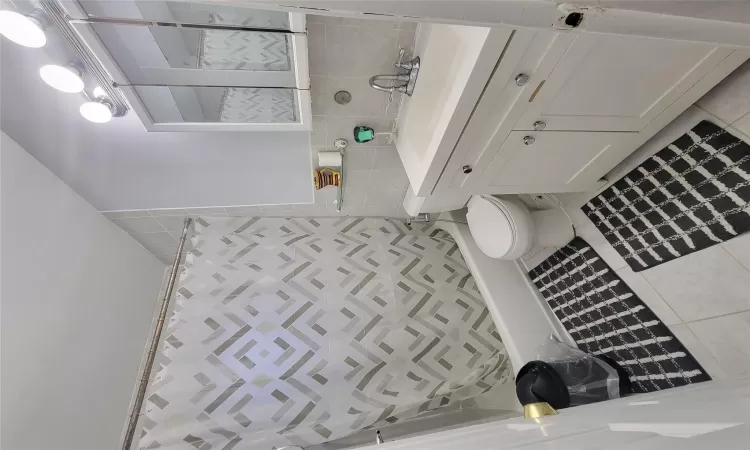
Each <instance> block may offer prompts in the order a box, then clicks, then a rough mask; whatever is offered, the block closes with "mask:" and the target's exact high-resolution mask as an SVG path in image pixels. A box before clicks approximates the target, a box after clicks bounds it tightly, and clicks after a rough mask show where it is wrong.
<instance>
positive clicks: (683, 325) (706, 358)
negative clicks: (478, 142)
mask: <svg viewBox="0 0 750 450" xmlns="http://www.w3.org/2000/svg"><path fill="white" fill-rule="evenodd" d="M700 120H709V121H711V122H713V123H715V124H717V125H719V126H721V127H724V128H726V129H727V130H728V131H729V132H730V133H732V134H734V135H735V136H738V137H740V138H741V139H744V140H746V141H747V142H750V62H747V63H745V64H744V65H742V66H741V67H740V68H738V69H737V70H736V71H735V72H734V73H733V74H732V75H730V76H729V77H728V78H727V79H726V80H724V81H723V82H722V83H720V84H719V85H718V86H716V87H715V88H714V89H713V90H711V91H710V92H709V93H708V94H706V95H705V96H704V97H703V98H701V99H700V100H699V101H698V102H697V103H696V105H694V106H693V107H691V108H690V109H688V110H687V111H685V113H683V114H682V115H681V116H680V117H678V118H677V119H676V120H675V121H674V122H672V124H670V125H669V126H667V128H665V129H664V130H662V131H661V132H660V133H659V134H657V135H656V136H654V137H653V138H652V139H651V140H650V141H649V142H647V143H646V144H644V145H643V146H642V147H641V148H640V149H638V150H637V151H636V152H634V153H633V154H632V155H631V156H629V157H628V158H627V159H626V160H625V161H623V162H622V163H621V164H620V165H618V167H616V168H615V169H613V170H612V171H611V172H610V174H609V175H608V176H607V178H608V179H609V180H610V181H612V182H614V181H617V180H618V179H619V178H620V177H621V176H622V175H624V174H626V173H627V172H629V171H630V170H632V169H633V168H635V167H636V166H638V165H639V164H640V163H641V162H643V161H644V160H645V159H647V158H649V157H650V156H652V155H653V154H654V153H656V152H657V151H659V150H660V149H662V148H663V147H664V146H666V145H667V144H669V143H670V142H672V141H673V140H674V139H675V138H677V137H678V136H679V135H681V134H683V133H684V132H685V131H686V130H688V129H690V128H691V127H692V126H694V125H695V124H697V123H698V122H699V121H700ZM605 188H606V187H605ZM594 195H596V194H595V193H580V194H560V195H557V197H558V199H560V200H561V201H562V202H563V204H565V205H566V207H567V209H568V210H569V212H570V213H571V214H572V217H573V221H574V223H575V225H576V230H577V232H578V234H579V236H581V237H583V238H584V239H585V240H586V241H588V242H589V244H591V245H592V247H593V248H594V250H596V251H597V253H599V254H600V255H601V256H602V258H603V259H604V260H605V261H607V263H609V265H610V266H612V268H613V269H615V270H616V272H617V274H618V275H619V276H620V277H621V278H622V279H623V280H625V282H626V283H627V284H628V285H629V286H630V287H631V288H632V289H633V290H634V291H635V292H636V294H638V296H639V297H640V298H641V299H642V300H643V301H644V302H645V303H646V304H647V305H648V306H649V307H650V308H651V309H652V310H653V311H654V313H655V314H656V315H657V316H659V317H660V318H661V320H662V321H664V323H665V324H667V325H668V326H669V328H670V329H671V330H672V332H673V333H674V334H675V336H677V338H678V339H680V341H681V342H682V343H683V344H684V345H685V346H686V347H687V349H688V350H690V352H691V353H692V354H693V356H695V358H696V359H697V360H698V361H699V362H700V363H701V365H703V367H704V368H705V369H706V370H707V371H708V373H709V374H710V375H711V376H712V377H714V378H727V377H732V378H736V377H747V376H749V375H750V233H748V234H745V235H742V236H738V237H736V238H734V239H732V240H730V241H727V242H724V243H722V244H721V245H715V246H713V247H710V248H707V249H704V250H701V251H698V252H695V253H692V254H690V255H687V256H683V257H681V258H678V259H676V260H673V261H670V262H667V263H665V264H662V265H659V266H656V267H653V268H651V269H647V270H644V271H642V272H638V273H634V272H633V271H632V270H630V268H629V267H628V266H627V265H626V264H625V262H624V260H623V259H622V257H620V256H619V255H617V253H616V251H615V250H614V249H613V248H612V246H611V245H610V244H609V243H608V242H607V241H606V240H605V239H604V237H603V236H602V234H601V233H600V232H599V231H598V230H597V229H596V228H595V227H594V226H593V224H592V223H591V222H589V221H588V219H587V218H586V217H585V215H584V214H582V213H581V212H580V209H579V208H580V206H581V205H582V204H583V203H585V202H586V201H587V200H588V199H590V198H591V197H593V196H594ZM549 250H554V249H536V254H529V255H526V256H525V257H524V261H525V263H526V264H527V266H528V267H533V265H535V263H536V264H538V263H539V262H541V261H542V260H544V254H545V251H546V252H547V253H548V252H549Z"/></svg>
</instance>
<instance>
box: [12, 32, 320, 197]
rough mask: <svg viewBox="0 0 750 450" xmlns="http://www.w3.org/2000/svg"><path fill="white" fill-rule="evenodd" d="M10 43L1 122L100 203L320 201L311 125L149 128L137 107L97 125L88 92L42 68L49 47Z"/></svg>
mask: <svg viewBox="0 0 750 450" xmlns="http://www.w3.org/2000/svg"><path fill="white" fill-rule="evenodd" d="M53 37H54V36H53ZM50 39H51V38H50ZM3 44H4V45H3V51H2V85H1V89H2V97H3V102H2V104H1V105H0V108H1V111H2V113H1V114H0V116H1V117H2V122H1V124H0V126H1V127H2V130H3V131H4V132H5V133H7V134H8V135H9V136H10V137H12V138H13V139H14V140H16V141H17V142H18V143H19V144H21V145H22V146H23V147H24V148H25V149H26V150H27V151H28V152H29V153H31V154H32V155H33V156H34V157H36V158H37V159H38V160H39V161H41V162H42V163H43V164H44V165H45V166H47V168H49V169H50V170H51V171H52V172H53V173H55V175H57V176H58V177H60V178H61V179H62V180H63V181H65V182H66V183H67V184H68V185H69V186H70V187H72V188H73V189H74V190H75V191H76V192H78V193H79V194H81V195H82V196H83V197H84V198H85V199H86V200H88V201H89V202H90V203H91V204H93V205H94V207H96V208H97V209H98V210H100V211H111V210H131V209H153V208H186V207H202V206H229V205H263V204H285V203H312V202H313V201H314V199H313V191H314V188H313V182H312V165H311V157H310V133H308V132H212V133H147V132H146V131H144V129H143V127H142V125H141V123H140V121H139V120H138V118H137V117H136V115H135V114H134V113H132V112H130V113H129V114H128V115H127V116H125V117H124V118H121V119H113V120H112V121H111V122H109V123H107V124H100V125H97V124H93V123H90V122H88V121H86V120H85V119H83V117H81V115H80V114H79V112H78V108H79V107H80V105H81V104H82V103H83V101H84V100H83V97H82V96H79V95H74V94H64V93H61V92H58V91H56V90H54V89H52V88H51V87H49V86H47V85H46V84H45V83H44V82H43V81H42V80H41V78H40V77H39V75H38V70H39V67H41V66H42V65H44V64H49V63H51V62H53V60H52V58H50V57H48V56H47V55H46V54H45V52H44V49H39V50H37V49H28V48H24V47H21V46H18V45H12V44H8V43H7V42H3ZM58 59H59V58H58Z"/></svg>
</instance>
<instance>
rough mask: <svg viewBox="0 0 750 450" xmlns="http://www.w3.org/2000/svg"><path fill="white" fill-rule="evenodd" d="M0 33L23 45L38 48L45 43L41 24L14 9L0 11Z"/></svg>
mask: <svg viewBox="0 0 750 450" xmlns="http://www.w3.org/2000/svg"><path fill="white" fill-rule="evenodd" d="M0 34H2V35H3V36H5V37H6V38H8V39H10V40H11V41H13V42H15V43H16V44H19V45H23V46H24V47H31V48H39V47H44V44H46V43H47V36H45V35H44V30H43V29H42V24H41V23H39V21H38V20H36V19H35V18H33V17H28V16H24V15H23V14H19V13H17V12H15V11H0Z"/></svg>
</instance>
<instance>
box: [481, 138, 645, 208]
mask: <svg viewBox="0 0 750 450" xmlns="http://www.w3.org/2000/svg"><path fill="white" fill-rule="evenodd" d="M633 135H634V133H620V132H572V131H542V132H533V133H529V132H526V131H513V132H511V133H510V134H509V135H508V139H506V140H505V142H504V143H503V145H502V146H501V147H500V150H499V151H498V153H497V155H496V156H495V159H494V160H493V161H492V163H490V165H489V166H488V167H487V169H486V170H485V171H484V173H483V174H482V177H481V178H480V180H479V182H478V183H477V185H476V186H475V188H474V193H494V194H502V193H535V192H573V191H585V190H590V189H595V188H596V187H597V186H598V185H599V184H600V182H599V179H600V177H602V176H603V175H604V174H605V173H607V171H609V170H610V169H612V167H614V166H615V165H616V164H617V163H618V162H619V161H620V160H621V159H622V154H621V153H622V149H624V148H628V147H627V145H628V141H629V140H630V139H631V138H632V136H633Z"/></svg>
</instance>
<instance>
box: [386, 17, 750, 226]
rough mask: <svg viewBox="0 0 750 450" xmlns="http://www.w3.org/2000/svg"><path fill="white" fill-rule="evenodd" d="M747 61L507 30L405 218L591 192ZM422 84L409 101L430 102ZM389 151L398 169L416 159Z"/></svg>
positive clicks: (739, 53) (641, 43)
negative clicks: (398, 159)
mask: <svg viewBox="0 0 750 450" xmlns="http://www.w3.org/2000/svg"><path fill="white" fill-rule="evenodd" d="M432 33H435V30H434V29H433V30H432ZM422 37H423V36H420V37H418V40H419V39H420V38H422ZM749 56H750V53H748V51H747V50H742V49H737V50H735V49H732V48H727V47H722V46H717V45H712V44H706V43H695V42H685V41H674V40H665V39H653V38H642V37H633V36H615V35H603V34H576V33H571V32H567V31H552V30H514V32H513V34H512V36H511V38H510V40H509V42H508V43H507V45H506V48H505V50H504V52H503V54H502V56H501V57H500V58H499V60H498V61H497V64H496V66H495V67H494V70H493V72H492V73H491V75H490V76H489V77H488V79H487V81H486V83H485V86H484V90H483V92H482V94H481V96H480V97H479V99H478V101H477V102H476V104H475V106H474V109H473V112H472V114H471V115H470V117H469V118H468V120H466V121H465V122H463V123H462V124H461V125H462V132H461V133H460V135H459V136H457V137H455V139H454V140H452V141H449V140H446V139H443V140H441V141H440V145H441V146H442V147H443V148H445V147H451V148H452V150H453V151H452V152H451V153H450V155H446V156H444V157H443V158H442V159H441V158H439V156H440V154H439V153H437V152H430V151H429V149H428V150H427V151H425V152H423V153H422V154H423V155H427V154H431V155H434V156H435V157H434V158H432V159H431V160H429V161H426V162H425V164H424V165H423V167H429V168H430V169H431V170H433V171H434V170H437V169H440V176H439V178H438V179H437V181H436V182H434V183H424V182H423V183H421V184H420V185H419V186H418V189H414V183H412V187H413V189H412V192H411V193H410V194H409V196H408V197H411V198H407V201H406V202H405V207H407V212H409V213H411V214H414V213H415V212H438V211H445V210H449V209H456V208H460V207H462V206H463V205H464V204H465V202H466V201H467V200H468V198H469V197H470V196H471V195H472V194H511V193H542V192H575V191H588V190H595V189H596V188H597V187H599V186H600V185H602V184H603V183H604V181H603V180H601V179H602V177H603V176H604V175H605V174H606V173H607V172H608V171H610V170H611V169H612V168H614V167H615V166H616V165H617V164H618V163H619V162H620V161H622V160H623V159H624V158H625V157H626V156H627V155H629V154H630V153H632V152H633V151H635V150H636V149H637V148H638V147H639V146H640V145H642V144H643V143H644V142H645V141H646V140H648V139H649V138H650V137H651V136H653V135H654V134H655V133H656V132H658V131H659V130H660V129H661V128H663V127H664V126H665V125H666V124H667V123H669V122H670V121H671V120H673V119H674V118H675V117H677V116H678V115H679V114H680V113H681V112H682V111H684V110H685V109H686V108H687V107H688V106H690V105H691V104H692V103H694V102H695V101H696V100H698V98H700V97H701V96H702V95H703V94H705V93H706V92H707V91H708V90H709V89H711V88H712V87H713V86H714V85H716V84H717V83H718V82H719V81H721V80H722V79H723V78H724V77H726V76H727V75H728V74H729V73H731V71H732V70H734V69H735V68H737V67H738V66H739V65H740V64H742V62H744V61H745V60H746V59H747V58H748V57H749ZM444 57H445V58H447V57H448V56H447V55H444ZM423 64H424V66H423V67H427V64H429V60H427V59H426V58H425V59H423ZM425 70H429V69H425ZM421 76H422V75H421V74H420V77H421ZM420 87H424V86H420V85H419V80H418V82H417V86H416V89H415V95H414V97H416V96H417V95H423V96H429V95H431V94H432V92H431V91H432V89H433V87H432V86H428V87H427V88H426V89H423V90H422V92H420ZM414 97H412V98H411V99H407V100H406V104H405V108H404V109H403V110H402V111H403V113H404V114H405V119H406V120H402V119H404V117H402V118H400V119H399V129H398V133H399V134H401V135H402V138H403V137H406V136H409V135H410V134H411V130H410V129H409V127H408V126H407V127H402V125H405V124H407V123H408V120H409V102H410V101H414V100H415V98H414ZM443 113H444V112H443ZM412 120H413V118H412ZM420 120H422V121H428V119H427V118H425V117H421V118H420ZM398 144H399V143H398V140H397V143H396V146H397V148H398V149H399V153H400V154H401V156H402V159H403V160H405V157H406V158H408V154H409V153H411V152H412V151H413V150H412V149H409V148H399V145H398ZM433 145H434V143H433ZM406 170H407V173H409V167H408V165H407V167H406ZM411 178H412V176H411V175H410V180H411ZM415 198H416V199H417V201H415ZM420 198H421V200H420ZM407 203H408V205H407ZM417 209H418V211H417Z"/></svg>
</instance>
